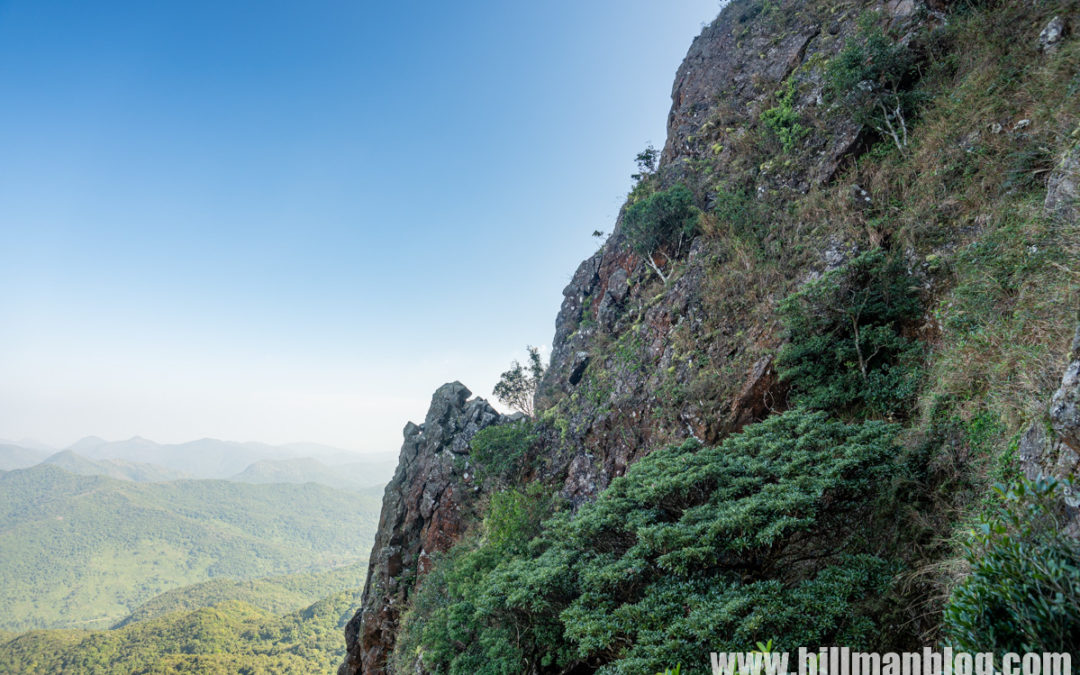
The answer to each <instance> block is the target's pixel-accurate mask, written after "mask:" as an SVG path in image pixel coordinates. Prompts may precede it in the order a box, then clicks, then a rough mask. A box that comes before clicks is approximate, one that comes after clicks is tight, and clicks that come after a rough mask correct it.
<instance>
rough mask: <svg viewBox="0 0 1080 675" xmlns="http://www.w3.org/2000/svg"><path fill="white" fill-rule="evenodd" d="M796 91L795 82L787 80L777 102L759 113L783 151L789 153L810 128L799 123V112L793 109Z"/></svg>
mask: <svg viewBox="0 0 1080 675" xmlns="http://www.w3.org/2000/svg"><path fill="white" fill-rule="evenodd" d="M797 93H798V92H797V91H796V89H795V83H794V81H792V80H788V83H787V88H786V89H785V90H784V91H783V92H782V93H781V94H780V97H779V100H778V101H777V104H776V105H775V106H773V107H772V108H769V109H767V110H765V111H764V112H762V113H761V121H762V122H763V123H764V124H765V126H766V127H767V128H768V129H769V130H770V131H772V132H773V134H774V135H775V136H776V138H777V139H778V140H779V141H780V147H781V148H783V150H784V152H787V153H790V152H792V151H793V150H794V149H795V144H796V143H798V142H799V141H800V140H802V139H803V138H805V137H806V135H807V134H808V133H810V129H808V128H806V127H804V126H803V125H802V124H800V123H799V113H798V112H796V111H795V96H796V94H797Z"/></svg>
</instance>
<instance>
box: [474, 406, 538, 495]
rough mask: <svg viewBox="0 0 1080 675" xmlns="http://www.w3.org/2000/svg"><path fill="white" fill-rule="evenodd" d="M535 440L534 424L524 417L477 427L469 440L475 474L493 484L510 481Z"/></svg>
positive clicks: (521, 469) (522, 463) (524, 463)
mask: <svg viewBox="0 0 1080 675" xmlns="http://www.w3.org/2000/svg"><path fill="white" fill-rule="evenodd" d="M536 439H537V436H536V434H535V429H534V423H533V422H532V420H527V419H523V420H519V421H517V422H511V423H509V424H500V425H497V426H492V427H487V428H486V429H481V430H480V431H478V432H477V433H476V435H475V436H473V438H472V441H470V442H469V457H470V458H471V459H472V462H473V465H474V466H475V467H476V473H477V476H478V477H479V478H480V479H481V480H491V481H494V482H495V483H497V484H505V483H507V482H509V481H512V480H513V479H514V478H516V477H518V476H519V475H520V474H521V473H522V471H524V469H525V468H526V466H527V462H528V460H529V449H530V448H531V447H532V446H533V444H534V443H535V442H536Z"/></svg>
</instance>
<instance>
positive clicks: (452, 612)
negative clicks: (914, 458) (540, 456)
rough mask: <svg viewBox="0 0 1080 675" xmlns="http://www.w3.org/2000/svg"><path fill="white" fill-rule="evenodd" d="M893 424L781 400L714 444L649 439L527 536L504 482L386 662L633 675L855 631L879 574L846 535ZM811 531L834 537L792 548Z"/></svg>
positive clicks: (868, 621)
mask: <svg viewBox="0 0 1080 675" xmlns="http://www.w3.org/2000/svg"><path fill="white" fill-rule="evenodd" d="M896 431H897V429H896V427H895V426H892V425H887V424H883V423H881V422H864V423H862V424H858V425H849V424H843V423H840V422H837V421H832V420H829V419H828V418H827V417H826V416H825V415H824V414H823V413H819V412H806V411H802V410H794V411H790V412H787V413H784V414H782V415H778V416H776V417H773V418H770V419H769V420H766V421H765V422H763V423H760V424H757V425H753V426H750V427H747V429H746V430H744V432H743V433H741V434H739V435H737V436H733V437H731V438H729V439H728V440H726V441H725V442H724V443H723V444H721V445H720V446H717V447H713V448H701V447H700V446H699V445H698V444H697V443H695V442H692V441H691V442H688V443H686V444H684V445H682V446H679V447H671V448H667V449H663V450H658V451H655V452H653V453H652V454H650V455H648V456H647V457H645V458H644V459H642V460H640V461H639V462H637V463H636V464H633V465H632V466H630V467H629V469H628V470H627V473H626V475H625V476H623V477H620V478H616V479H615V480H614V481H612V483H611V485H610V486H609V487H608V489H607V490H605V491H604V492H603V493H601V495H600V496H599V497H598V498H597V499H596V501H594V502H592V503H589V504H585V505H583V506H582V507H581V508H580V509H579V511H578V512H577V514H576V515H574V514H571V513H568V512H561V513H559V514H557V515H555V516H554V517H553V518H551V519H550V520H548V521H547V522H546V523H545V524H544V526H543V529H542V531H541V532H540V534H539V535H538V536H536V537H533V538H532V539H531V540H525V538H526V537H527V536H528V534H530V532H531V531H532V528H534V527H535V525H534V524H535V522H536V520H535V516H534V515H532V514H530V513H529V512H528V511H527V509H525V508H524V504H527V503H528V502H527V495H526V496H524V497H523V496H522V495H520V494H513V493H510V494H508V495H507V496H505V497H503V498H500V500H499V502H497V504H498V507H497V508H498V510H499V511H500V512H501V514H502V515H499V516H498V517H496V518H494V519H493V518H492V517H491V515H490V514H489V522H488V525H487V528H488V532H489V536H488V539H487V541H486V542H485V543H482V544H476V543H474V544H470V545H462V546H458V547H456V548H455V549H453V550H452V551H451V552H450V553H449V554H448V555H446V556H445V557H443V558H441V559H440V560H439V561H438V562H437V563H436V565H435V569H434V571H433V572H431V573H430V574H429V575H428V576H427V577H425V578H424V579H423V581H422V582H421V583H420V587H419V590H418V592H417V595H416V599H415V601H414V603H413V607H412V609H411V611H410V612H409V613H408V615H407V617H406V620H405V626H406V627H407V628H406V629H405V630H404V631H403V634H404V635H405V638H404V639H403V641H402V642H400V643H399V645H398V648H397V651H396V653H395V659H396V662H397V664H398V668H399V669H405V668H407V665H408V664H409V663H410V661H411V660H412V659H414V658H421V659H422V660H423V662H424V665H425V667H426V668H427V669H428V670H430V671H432V672H438V673H463V674H464V673H474V672H475V673H487V674H496V673H519V672H526V671H528V670H530V669H532V668H539V669H541V670H543V669H548V668H550V669H556V668H557V669H565V668H569V667H572V666H573V665H574V664H586V663H587V664H590V666H591V667H594V668H595V667H599V670H598V671H597V672H601V673H642V672H656V671H657V670H663V669H664V668H665V667H667V664H670V663H672V662H679V663H684V664H686V663H695V662H700V661H701V655H702V654H708V653H709V651H715V650H716V649H736V648H740V647H741V645H745V644H753V642H754V641H755V640H763V639H765V638H766V637H768V636H773V635H782V636H784V638H783V641H782V646H791V647H794V646H798V645H800V644H826V643H831V642H843V643H844V644H851V645H859V644H869V642H870V640H871V631H872V629H873V626H874V616H875V612H876V611H877V610H876V609H875V600H874V598H876V597H879V596H880V595H881V594H882V593H883V591H884V589H885V588H886V587H887V586H888V583H889V580H890V578H891V573H892V572H893V569H892V567H891V565H889V564H887V563H886V562H885V561H883V560H880V559H878V558H876V557H874V556H872V555H869V554H868V553H867V550H868V549H867V545H866V543H865V542H864V541H863V540H862V539H861V538H860V537H859V536H858V534H857V533H858V532H860V531H862V530H863V528H864V526H865V519H866V517H867V516H866V511H867V509H869V507H870V503H871V501H872V500H873V496H874V495H875V494H876V493H877V492H878V489H877V488H878V487H879V486H880V485H881V483H882V481H884V480H886V479H887V477H888V476H889V475H890V474H892V473H893V472H895V470H896V467H895V466H894V465H893V462H892V457H893V456H894V454H895V449H894V440H893V439H894V436H895V434H896ZM533 513H535V511H534V512H533ZM504 523H511V524H512V525H509V526H508V525H505V524H504ZM495 529H498V531H499V532H500V536H499V537H498V538H493V537H492V536H491V535H490V533H491V532H492V531H493V530H495ZM813 532H828V533H829V539H828V541H829V542H831V543H828V544H822V543H818V544H816V545H815V546H816V547H817V548H816V550H815V552H814V554H813V555H812V556H810V558H809V559H807V557H806V554H807V552H806V550H805V549H804V548H803V546H802V544H801V542H802V541H804V539H805V537H806V536H807V535H809V534H810V533H813ZM511 533H513V534H511ZM797 560H798V561H800V562H798V563H797V564H796V561H797ZM403 672H405V670H403ZM695 672H699V671H695Z"/></svg>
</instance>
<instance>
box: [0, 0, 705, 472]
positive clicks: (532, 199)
mask: <svg viewBox="0 0 1080 675" xmlns="http://www.w3.org/2000/svg"><path fill="white" fill-rule="evenodd" d="M718 10H719V3H718V2H717V0H681V1H679V2H675V3H671V2H660V1H659V0H632V1H626V0H622V1H619V2H616V1H615V0H595V1H587V0H586V1H583V0H576V1H575V0H552V1H549V2H544V3H519V2H511V3H497V2H491V1H482V0H464V1H463V2H458V3H437V2H425V1H419V0H416V1H413V2H397V3H373V2H366V1H358V0H353V1H351V2H345V1H340V0H328V1H312V2H275V1H266V0H263V1H259V2H254V1H251V2H248V1H237V2H220V1H215V2H203V1H198V0H195V1H186V2H172V1H164V0H163V1H162V2H108V1H105V2H96V3H84V2H75V1H71V2H53V1H51V0H0V100H3V101H4V105H3V106H0V148H3V151H2V152H0V255H2V256H3V265H0V438H8V439H12V438H14V439H18V438H22V437H33V438H37V439H40V440H42V441H45V442H47V443H51V444H54V445H63V444H65V443H70V442H72V441H74V440H75V439H76V438H78V437H80V436H83V435H88V434H96V435H100V436H103V437H105V438H110V439H119V438H126V437H129V436H132V435H136V434H138V435H142V436H146V437H149V438H154V439H155V440H160V441H166V442H168V441H183V440H190V439H193V438H199V437H204V436H213V437H220V438H227V439H230V440H258V441H265V442H289V441H298V440H306V441H316V442H323V443H329V444H332V445H338V446H342V447H347V448H354V449H359V450H369V451H379V450H386V451H393V452H396V450H397V447H398V445H399V444H400V430H401V428H402V426H403V425H404V424H405V422H406V420H407V419H414V420H416V419H419V418H421V417H422V416H423V413H424V411H425V410H426V407H427V403H428V400H429V399H430V395H431V392H432V391H434V389H435V388H436V387H437V386H438V385H440V384H442V383H443V382H445V381H448V380H453V379H460V380H461V381H462V382H464V383H465V384H466V385H467V386H469V387H470V388H471V389H472V390H473V391H474V392H475V393H477V394H480V395H484V396H489V395H490V391H491V387H492V386H493V385H494V383H495V381H496V380H497V377H498V374H499V373H500V372H501V371H502V370H504V369H505V368H506V367H507V366H508V365H509V362H510V360H511V359H513V358H521V357H522V356H523V354H524V347H525V345H526V344H538V345H544V346H546V345H549V344H550V341H551V338H552V335H553V333H554V319H555V314H556V312H557V310H558V307H559V304H560V302H561V299H562V296H561V291H562V288H563V287H564V286H565V284H566V282H567V281H568V280H569V279H570V276H571V275H572V273H573V271H574V268H575V267H576V266H577V264H578V263H579V262H580V261H581V260H582V259H583V258H585V257H587V256H588V255H589V254H591V253H592V252H593V251H594V250H595V249H596V246H597V242H596V240H594V239H593V238H592V237H591V233H592V232H593V230H596V229H599V230H604V231H610V230H611V227H612V224H613V221H614V218H615V215H616V214H617V212H618V208H619V205H620V203H621V202H622V199H623V197H624V196H625V194H626V192H627V190H628V189H629V187H630V182H631V181H630V177H629V175H630V174H631V173H632V172H633V171H634V164H633V158H634V155H635V154H636V153H637V152H638V151H640V150H641V149H642V148H644V147H645V145H646V144H647V143H649V142H651V143H653V144H655V145H657V146H660V145H662V143H663V140H664V127H665V120H666V116H667V111H668V108H669V106H670V97H669V95H670V90H671V84H672V81H673V79H674V75H675V70H676V68H677V67H678V65H679V63H680V62H681V60H682V57H683V55H684V54H685V53H686V49H687V47H688V46H689V44H690V41H691V40H692V38H693V36H694V35H696V34H697V33H698V32H699V31H700V29H701V26H702V24H703V23H705V22H707V21H709V20H711V19H712V18H713V17H714V16H715V14H716V13H717V11H718Z"/></svg>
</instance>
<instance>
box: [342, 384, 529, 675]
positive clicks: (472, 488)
mask: <svg viewBox="0 0 1080 675" xmlns="http://www.w3.org/2000/svg"><path fill="white" fill-rule="evenodd" d="M469 396H470V392H469V390H468V389H467V388H466V387H465V385H463V384H461V383H460V382H451V383H449V384H444V385H443V386H441V387H439V389H438V390H437V391H436V392H435V395H434V396H432V398H431V407H430V408H429V409H428V413H427V416H426V417H425V419H424V423H423V424H419V425H418V424H413V423H412V422H409V423H408V424H407V425H406V426H405V430H404V435H405V442H404V443H403V444H402V446H401V455H400V458H399V459H398V468H397V472H396V473H395V474H394V478H393V480H391V481H390V483H389V484H388V485H387V486H386V492H385V493H384V496H383V506H382V514H381V515H380V517H379V529H378V532H377V533H376V535H375V545H374V547H372V550H371V557H370V559H369V562H368V577H367V583H366V584H365V586H364V596H363V601H362V604H361V608H360V611H359V612H357V613H356V615H355V616H354V617H353V618H352V620H351V621H349V623H348V625H347V626H346V627H345V641H346V655H345V661H344V662H343V663H342V664H341V666H340V668H339V669H338V673H339V675H356V674H358V673H363V674H364V675H379V674H381V673H385V672H387V671H386V661H387V658H388V657H389V656H390V653H391V652H392V651H393V648H394V639H395V631H396V630H397V626H398V620H399V618H400V614H401V611H402V608H403V607H404V606H405V604H406V602H407V601H408V598H409V592H410V591H411V589H412V586H413V584H414V583H415V581H416V579H417V577H418V576H419V575H422V574H423V573H424V572H425V571H426V566H427V565H428V563H429V556H430V555H432V554H433V553H437V552H442V551H446V550H447V549H449V548H450V547H451V546H452V545H453V544H454V543H456V542H457V541H458V539H459V538H460V537H461V535H462V533H463V532H464V530H465V528H466V527H467V526H468V524H469V519H470V517H471V516H472V515H473V512H472V507H473V505H474V503H475V502H476V499H477V498H478V497H479V487H478V486H476V485H474V483H473V481H472V476H471V473H470V471H469V465H468V462H467V456H468V452H469V441H470V440H471V439H472V437H473V436H474V435H476V432H478V431H480V430H481V429H484V428H485V427H489V426H492V425H494V424H502V423H504V422H507V421H510V420H511V419H512V418H511V417H509V416H504V415H501V414H499V413H498V412H497V411H496V410H495V409H494V408H492V407H491V406H490V405H489V404H488V403H487V401H484V400H483V399H480V398H474V399H471V400H470V399H469Z"/></svg>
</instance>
